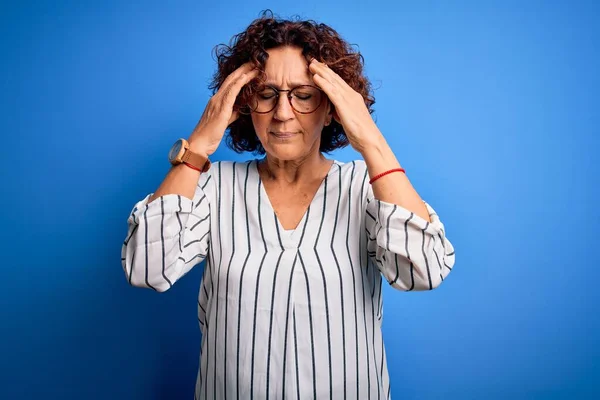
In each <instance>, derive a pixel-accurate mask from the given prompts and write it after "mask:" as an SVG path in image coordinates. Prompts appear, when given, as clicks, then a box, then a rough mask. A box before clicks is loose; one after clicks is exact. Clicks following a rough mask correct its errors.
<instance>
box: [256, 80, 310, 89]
mask: <svg viewBox="0 0 600 400" xmlns="http://www.w3.org/2000/svg"><path fill="white" fill-rule="evenodd" d="M265 86H272V87H274V88H275V89H279V90H285V89H282V88H281V86H279V85H277V84H276V83H273V82H265ZM298 86H314V84H313V83H312V82H291V83H290V86H289V87H290V88H291V89H293V88H295V87H298Z"/></svg>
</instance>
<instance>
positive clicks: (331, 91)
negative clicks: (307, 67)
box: [313, 73, 339, 105]
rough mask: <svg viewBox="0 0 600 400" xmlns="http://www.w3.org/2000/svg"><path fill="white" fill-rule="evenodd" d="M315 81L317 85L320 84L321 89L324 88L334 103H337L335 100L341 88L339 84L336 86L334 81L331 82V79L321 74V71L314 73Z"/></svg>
mask: <svg viewBox="0 0 600 400" xmlns="http://www.w3.org/2000/svg"><path fill="white" fill-rule="evenodd" d="M313 81H314V82H315V83H316V84H317V86H319V87H320V88H321V89H323V91H324V92H325V94H326V95H327V97H329V99H330V100H331V102H332V103H334V105H335V101H336V97H337V94H338V92H339V88H338V87H337V86H335V85H334V84H333V83H331V81H330V80H329V79H327V78H325V77H323V76H322V75H321V73H317V74H315V75H313Z"/></svg>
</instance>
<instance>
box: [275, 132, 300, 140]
mask: <svg viewBox="0 0 600 400" xmlns="http://www.w3.org/2000/svg"><path fill="white" fill-rule="evenodd" d="M269 133H270V134H271V135H273V136H275V137H276V138H278V139H289V138H291V137H292V136H294V135H296V132H269Z"/></svg>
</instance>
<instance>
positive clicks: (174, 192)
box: [122, 15, 454, 399]
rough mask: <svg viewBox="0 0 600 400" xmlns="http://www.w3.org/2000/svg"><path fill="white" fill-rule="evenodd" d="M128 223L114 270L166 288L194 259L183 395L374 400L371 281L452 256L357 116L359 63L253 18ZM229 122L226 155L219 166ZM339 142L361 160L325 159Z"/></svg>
mask: <svg viewBox="0 0 600 400" xmlns="http://www.w3.org/2000/svg"><path fill="white" fill-rule="evenodd" d="M218 63H219V65H218V71H217V73H216V75H215V78H214V82H213V89H218V90H216V93H215V94H214V96H213V97H212V98H211V100H210V101H209V102H208V105H207V107H206V109H205V111H204V113H203V115H202V118H201V119H200V121H199V123H198V125H197V126H196V128H195V129H194V131H193V132H192V134H191V135H190V137H189V139H188V140H187V141H184V140H179V141H177V142H176V144H175V145H174V147H173V149H171V153H170V155H169V158H170V160H171V162H172V163H173V164H174V165H173V167H172V168H171V170H170V171H169V173H168V174H167V176H166V178H165V180H164V182H163V183H162V184H161V185H160V187H159V188H158V190H157V191H156V192H155V193H153V194H151V195H148V196H147V197H146V198H145V199H143V200H141V201H140V202H139V203H137V204H136V206H135V208H134V209H133V212H132V214H131V216H130V217H129V219H128V223H129V231H128V234H127V237H126V240H125V243H124V246H123V255H122V258H123V268H124V270H125V273H126V276H127V279H128V280H129V282H130V283H131V284H132V285H135V286H139V287H149V288H153V289H155V290H157V291H165V290H167V289H169V288H170V287H171V285H173V284H174V283H175V282H176V281H177V280H178V279H180V278H181V277H182V276H183V275H185V274H186V273H187V272H188V271H189V270H190V269H191V268H192V267H193V266H194V265H196V264H198V263H200V262H201V261H202V260H204V259H205V258H206V267H205V270H204V276H203V279H202V283H201V287H200V290H199V297H198V321H199V323H200V330H201V331H202V344H201V359H200V368H199V371H198V378H197V383H196V393H195V395H196V397H197V398H201V399H204V398H219V399H221V398H229V399H233V398H235V399H239V398H244V399H245V398H253V397H254V398H260V399H262V398H273V399H275V398H277V399H279V398H287V397H290V398H349V399H357V398H358V399H367V398H389V397H390V382H389V377H388V372H387V366H386V358H385V351H384V346H383V342H382V336H381V318H382V299H381V288H382V286H381V283H382V275H383V276H384V277H385V278H386V280H387V281H388V283H389V284H391V285H393V286H394V287H395V288H398V289H400V290H407V291H408V290H428V289H433V288H435V287H437V286H438V285H439V284H440V283H441V282H442V281H443V279H444V278H445V277H446V275H447V274H448V273H449V272H450V270H451V268H452V266H453V264H454V251H453V247H452V245H451V243H450V242H449V241H448V240H447V238H446V236H445V231H444V226H443V224H442V223H441V222H440V220H439V218H438V216H437V215H436V213H435V212H434V210H433V209H432V208H431V207H430V206H429V205H428V204H427V203H425V202H424V201H423V200H421V198H420V197H419V195H418V194H417V192H416V191H415V190H414V188H413V187H412V185H411V183H410V181H409V179H408V178H407V176H406V174H405V173H404V170H402V169H401V167H400V164H399V162H398V160H397V159H396V157H395V156H394V153H393V152H392V150H391V149H390V147H389V146H388V145H387V143H386V141H385V138H384V137H383V135H382V134H381V132H380V131H379V129H378V128H377V126H376V125H375V123H374V122H373V119H372V118H371V106H372V104H373V103H374V100H373V98H372V97H370V95H369V88H370V85H369V82H368V80H367V79H366V78H365V77H364V76H363V74H362V57H361V56H360V55H359V54H357V53H354V52H353V51H352V50H351V48H350V46H349V45H348V44H347V43H346V42H345V41H344V40H342V39H341V38H340V37H339V35H338V34H337V33H336V32H335V31H334V30H333V29H331V28H330V27H327V26H325V25H322V24H316V23H314V22H312V21H296V22H294V21H287V20H279V19H275V18H273V17H271V16H267V15H265V16H263V17H262V18H259V19H258V20H256V21H254V22H253V23H252V24H251V25H250V26H249V27H248V28H247V29H246V30H245V31H244V32H243V33H241V34H239V35H238V36H237V37H236V38H235V40H234V42H233V44H232V46H231V47H225V48H224V51H221V52H220V53H219V55H218ZM227 129H229V137H228V140H229V144H230V146H231V147H233V148H234V149H236V150H237V151H239V152H242V151H251V152H255V153H258V154H264V155H265V157H263V158H261V159H257V160H252V161H249V162H225V161H223V162H218V163H214V164H213V165H211V164H210V161H208V157H209V156H210V155H211V154H213V153H214V152H215V150H216V149H217V147H218V145H219V143H220V142H221V139H222V137H223V135H224V132H225V131H226V130H227ZM348 143H349V144H350V145H351V146H352V147H353V148H354V149H355V150H356V151H358V152H359V153H360V154H361V155H362V158H363V160H358V161H355V162H352V163H342V162H338V161H335V160H331V159H328V158H326V157H325V156H324V153H327V152H330V151H331V150H334V149H336V148H340V147H343V146H345V145H347V144H348Z"/></svg>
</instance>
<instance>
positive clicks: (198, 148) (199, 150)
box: [188, 139, 214, 158]
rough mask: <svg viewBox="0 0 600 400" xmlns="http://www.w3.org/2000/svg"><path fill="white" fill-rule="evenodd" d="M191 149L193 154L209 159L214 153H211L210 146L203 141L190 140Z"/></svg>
mask: <svg viewBox="0 0 600 400" xmlns="http://www.w3.org/2000/svg"><path fill="white" fill-rule="evenodd" d="M188 144H189V146H190V147H189V148H190V150H191V151H192V152H194V153H196V154H199V155H201V156H203V157H206V158H208V156H210V155H211V154H212V153H213V152H214V151H210V145H208V144H207V143H206V141H203V140H201V139H190V140H188Z"/></svg>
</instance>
